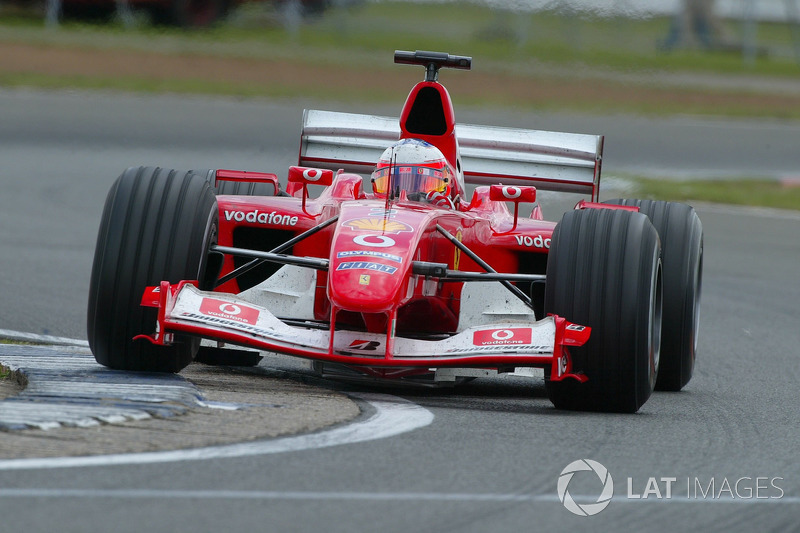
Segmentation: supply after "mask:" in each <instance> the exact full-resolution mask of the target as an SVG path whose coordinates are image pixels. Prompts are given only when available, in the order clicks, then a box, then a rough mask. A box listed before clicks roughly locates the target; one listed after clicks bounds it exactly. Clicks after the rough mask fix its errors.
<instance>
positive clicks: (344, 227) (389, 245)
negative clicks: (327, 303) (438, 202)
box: [328, 201, 428, 313]
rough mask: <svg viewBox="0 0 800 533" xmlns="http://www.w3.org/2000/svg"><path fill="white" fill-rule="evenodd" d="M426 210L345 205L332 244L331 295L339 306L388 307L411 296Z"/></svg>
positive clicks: (365, 309)
mask: <svg viewBox="0 0 800 533" xmlns="http://www.w3.org/2000/svg"><path fill="white" fill-rule="evenodd" d="M427 218H428V217H427V216H426V214H425V213H420V212H418V211H415V210H410V209H403V208H392V209H389V210H388V211H387V210H386V209H385V204H384V203H383V202H380V201H362V202H350V203H347V204H344V205H343V206H342V210H341V213H340V215H339V225H338V227H337V228H336V232H335V233H334V237H333V246H332V247H331V258H330V270H329V272H328V297H329V298H330V300H331V303H332V304H333V305H335V306H336V307H338V308H340V309H345V310H348V311H356V312H364V313H380V312H386V311H389V310H391V309H393V308H396V307H397V306H399V305H400V304H401V303H402V302H403V300H405V299H406V298H407V293H408V290H407V280H408V270H409V268H410V266H411V261H412V259H413V255H414V252H415V250H416V249H417V244H418V243H419V236H420V233H421V231H420V228H423V229H424V227H425V225H426V222H427Z"/></svg>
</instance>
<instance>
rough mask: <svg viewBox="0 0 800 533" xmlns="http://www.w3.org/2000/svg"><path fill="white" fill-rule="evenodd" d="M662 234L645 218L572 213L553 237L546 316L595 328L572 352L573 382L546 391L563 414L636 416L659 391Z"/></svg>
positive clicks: (592, 211) (595, 211)
mask: <svg viewBox="0 0 800 533" xmlns="http://www.w3.org/2000/svg"><path fill="white" fill-rule="evenodd" d="M661 295H662V289H661V260H660V246H659V239H658V234H657V232H656V230H655V228H654V227H653V225H652V224H651V223H650V221H649V220H648V219H647V217H646V216H644V215H642V214H639V213H631V212H628V211H622V210H611V209H587V210H577V211H570V212H568V213H566V214H565V215H564V217H563V218H562V219H561V222H560V223H559V224H558V225H557V226H556V228H555V230H554V231H553V238H552V241H551V243H550V252H549V255H548V260H547V283H546V286H545V300H544V306H545V312H546V313H552V314H556V315H559V316H561V317H563V318H565V319H567V320H569V321H570V322H574V323H577V324H581V325H584V326H589V327H591V328H592V331H591V335H590V336H589V341H588V342H587V343H586V344H585V345H583V346H582V347H580V348H569V353H570V355H571V357H572V365H573V372H582V373H583V374H585V375H586V377H587V378H588V381H586V382H585V383H579V382H578V381H577V380H574V379H570V378H568V379H565V380H563V381H552V380H550V379H548V380H547V381H546V382H545V384H546V386H547V392H548V395H549V397H550V400H551V401H552V402H553V404H554V405H555V406H556V408H559V409H574V410H588V411H613V412H630V413H632V412H636V411H637V410H638V409H639V408H640V407H641V406H642V405H643V404H644V402H645V401H647V399H648V398H649V397H650V394H651V392H652V391H653V388H654V386H655V382H656V376H657V373H658V365H659V346H660V344H661V342H660V335H661Z"/></svg>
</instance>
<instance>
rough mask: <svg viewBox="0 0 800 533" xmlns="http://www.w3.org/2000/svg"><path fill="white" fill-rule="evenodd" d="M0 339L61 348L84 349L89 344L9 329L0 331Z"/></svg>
mask: <svg viewBox="0 0 800 533" xmlns="http://www.w3.org/2000/svg"><path fill="white" fill-rule="evenodd" d="M0 339H8V340H12V341H24V342H33V343H37V344H58V345H61V346H82V347H86V348H88V347H89V343H88V342H87V341H85V340H81V339H70V338H67V337H54V336H52V335H39V334H37V333H25V332H24V331H14V330H11V329H0Z"/></svg>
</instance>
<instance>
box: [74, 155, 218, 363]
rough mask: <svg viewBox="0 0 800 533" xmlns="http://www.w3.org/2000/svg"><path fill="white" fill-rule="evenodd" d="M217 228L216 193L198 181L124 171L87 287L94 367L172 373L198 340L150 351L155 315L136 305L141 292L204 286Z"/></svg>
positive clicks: (109, 202) (162, 172) (183, 175)
mask: <svg viewBox="0 0 800 533" xmlns="http://www.w3.org/2000/svg"><path fill="white" fill-rule="evenodd" d="M217 227H218V215H217V202H216V197H215V195H214V191H213V190H212V188H211V186H210V185H209V184H208V182H207V181H206V180H205V178H204V177H202V176H198V175H195V174H192V173H189V172H178V171H175V170H168V169H161V168H145V167H139V168H129V169H128V170H126V171H125V172H123V173H122V175H121V176H120V177H119V178H117V180H116V181H115V182H114V184H113V185H112V187H111V190H110V191H109V193H108V197H107V198H106V204H105V209H104V211H103V217H102V219H101V222H100V230H99V232H98V235H97V247H96V249H95V255H94V264H93V266H92V275H91V281H90V286H89V312H88V317H87V332H88V338H89V346H90V348H91V350H92V353H94V356H95V359H96V360H97V362H98V363H100V364H102V365H105V366H107V367H110V368H113V369H116V370H141V371H151V372H178V371H180V370H181V369H182V368H184V367H185V366H186V365H188V364H189V363H191V361H192V359H193V358H194V356H195V354H196V353H197V348H198V346H199V340H197V339H191V338H187V337H181V336H176V338H175V342H174V344H172V345H170V346H155V345H153V344H151V343H149V342H148V341H146V340H137V341H133V337H134V336H136V335H139V334H148V335H149V334H152V333H153V332H154V330H155V327H156V317H157V309H155V308H151V307H141V306H140V305H139V304H140V301H141V298H142V295H143V293H144V289H145V287H147V286H153V285H158V284H159V283H160V282H161V281H163V280H167V281H169V282H171V283H176V282H178V281H180V280H184V279H186V280H193V279H196V280H199V281H200V286H201V288H204V287H207V286H209V285H210V283H209V280H206V279H205V277H206V272H205V270H206V263H207V256H208V249H209V246H211V244H213V243H214V242H216V236H217Z"/></svg>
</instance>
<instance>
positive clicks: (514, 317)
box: [239, 265, 536, 332]
mask: <svg viewBox="0 0 800 533" xmlns="http://www.w3.org/2000/svg"><path fill="white" fill-rule="evenodd" d="M316 281H317V273H316V271H314V270H312V269H310V268H303V267H298V266H291V265H287V266H284V267H282V268H281V269H280V270H278V271H277V272H276V273H275V274H273V275H272V276H271V277H270V278H269V279H267V280H265V281H263V282H262V283H260V284H258V285H256V286H255V287H253V288H251V289H248V290H246V291H244V292H242V293H240V294H239V297H240V298H242V299H244V300H247V301H248V302H251V303H253V304H255V305H258V306H259V307H264V308H266V309H269V310H270V311H272V312H274V313H275V314H277V315H279V316H283V317H289V318H296V319H301V320H313V319H314V290H315V286H316ZM535 321H536V316H535V315H534V314H533V310H531V308H529V307H528V306H526V305H525V304H523V303H522V302H521V301H520V300H519V299H518V298H516V297H515V296H514V295H513V294H511V292H510V291H509V290H508V289H506V288H505V287H503V286H502V285H501V284H500V283H499V282H497V281H489V282H475V283H465V284H464V288H463V289H462V291H461V314H460V315H459V321H458V331H459V332H461V331H464V330H466V329H469V328H472V327H475V326H484V325H486V324H494V323H500V322H521V323H526V324H530V323H531V322H535Z"/></svg>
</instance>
